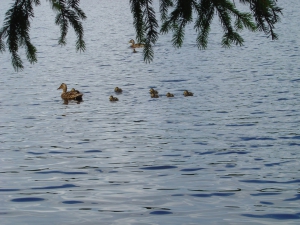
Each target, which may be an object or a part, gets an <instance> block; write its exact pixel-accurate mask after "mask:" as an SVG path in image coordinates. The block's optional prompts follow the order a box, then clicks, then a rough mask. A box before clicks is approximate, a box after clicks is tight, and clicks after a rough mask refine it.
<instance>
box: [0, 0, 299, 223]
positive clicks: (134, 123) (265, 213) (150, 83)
mask: <svg viewBox="0 0 300 225" xmlns="http://www.w3.org/2000/svg"><path fill="white" fill-rule="evenodd" d="M11 2H12V1H10V0H4V1H3V0H1V8H0V16H1V20H0V22H1V25H2V24H3V23H2V22H3V18H4V14H5V11H6V10H7V9H8V7H9V4H10V3H11ZM278 4H280V6H281V7H283V8H284V10H283V13H284V15H283V17H282V21H281V23H280V24H278V25H277V29H276V30H277V33H278V34H279V37H280V39H279V40H278V41H271V40H270V39H267V38H266V37H265V36H264V35H263V34H261V33H256V34H250V33H248V32H246V31H245V32H244V38H245V40H246V42H245V45H244V46H243V47H233V48H231V49H223V48H221V46H220V41H221V33H220V32H221V30H220V27H219V26H213V28H212V33H211V35H210V37H211V38H210V41H209V46H208V49H207V50H204V51H199V50H197V47H196V45H195V41H194V40H195V38H196V37H195V34H194V32H192V30H191V28H192V27H189V28H188V29H187V34H186V38H185V43H184V45H183V47H182V48H181V49H177V50H176V49H174V48H173V47H172V44H171V43H170V40H171V36H170V35H167V36H162V37H161V38H160V39H159V41H158V43H157V45H156V46H155V59H154V62H153V63H151V64H145V63H144V62H143V56H142V54H141V50H140V49H138V53H136V54H133V53H132V50H131V49H130V48H129V44H128V41H129V40H130V39H131V38H134V37H135V33H134V30H133V27H132V15H131V13H130V9H129V5H128V1H123V0H115V1H105V0H98V1H96V0H88V1H82V3H81V5H82V8H83V9H84V10H85V12H86V14H87V17H88V19H87V20H86V21H85V22H84V27H85V40H86V44H87V51H86V52H84V53H76V51H75V35H74V33H73V32H72V31H71V30H70V32H69V34H68V39H67V41H68V44H67V45H66V46H65V47H60V46H58V45H57V38H58V36H59V28H58V27H56V26H55V25H54V16H55V15H54V13H53V12H52V11H51V9H50V6H49V3H47V2H46V1H42V5H41V6H40V7H38V8H36V11H35V19H34V20H33V21H32V22H33V24H32V28H31V35H32V41H33V43H34V44H35V45H36V47H37V48H38V63H37V64H35V65H30V64H28V63H27V62H25V70H24V71H22V72H19V73H16V72H14V71H13V68H12V66H11V63H10V56H9V54H8V53H4V54H1V57H0V74H1V76H0V82H1V89H0V94H1V99H0V112H1V113H0V142H1V146H0V154H1V157H0V163H1V166H0V174H1V176H0V201H1V205H0V218H1V225H2V224H5V225H8V224H9V225H10V224H14V225H15V224H30V225H32V224H51V225H52V224H68V225H69V224H89V225H91V224H274V223H282V224H299V223H300V220H299V219H300V205H299V200H300V193H299V190H300V187H299V184H300V176H299V175H300V173H299V148H300V147H299V146H300V131H299V125H300V114H299V111H300V106H299V103H298V98H299V96H300V77H299V71H300V63H299V56H300V54H299V44H300V42H299V34H300V33H299V29H298V28H299V26H298V21H299V12H298V11H299V10H298V9H299V7H300V2H299V1H298V0H290V1H287V0H282V1H278ZM214 22H215V24H216V25H217V24H218V21H217V20H216V21H214ZM22 55H24V54H23V53H22ZM23 59H24V61H25V58H24V57H23ZM62 82H65V83H66V84H68V85H69V87H70V88H71V87H75V88H76V89H79V90H80V91H82V92H83V93H84V96H83V97H84V101H83V102H81V103H80V104H77V103H76V102H69V104H68V105H66V104H63V103H64V102H63V101H62V99H61V98H60V91H58V90H57V88H58V87H59V85H60V84H61V83H62ZM115 86H119V87H121V88H122V89H123V93H122V94H119V95H118V96H117V97H118V98H119V101H118V102H115V103H111V102H109V100H108V97H109V96H110V95H112V94H113V95H115V93H114V92H113V90H114V87H115ZM151 87H153V88H156V89H157V90H158V91H159V94H160V98H158V99H151V98H150V96H149V93H148V91H149V88H151ZM186 89H187V90H189V91H192V92H194V96H193V97H184V96H183V95H182V93H183V91H184V90H186ZM167 92H172V93H174V94H175V97H174V98H167V97H166V96H165V94H166V93H167Z"/></svg>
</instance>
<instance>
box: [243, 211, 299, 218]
mask: <svg viewBox="0 0 300 225" xmlns="http://www.w3.org/2000/svg"><path fill="white" fill-rule="evenodd" d="M241 215H242V216H246V217H251V218H258V219H276V220H288V219H293V220H294V219H300V213H295V214H288V213H274V214H273V213H272V214H264V215H255V214H241Z"/></svg>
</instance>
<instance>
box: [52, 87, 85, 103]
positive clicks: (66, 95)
mask: <svg viewBox="0 0 300 225" xmlns="http://www.w3.org/2000/svg"><path fill="white" fill-rule="evenodd" d="M59 89H62V90H63V92H62V94H61V98H62V99H66V100H77V101H81V100H82V96H83V94H82V93H81V92H79V91H77V90H75V89H74V91H67V89H68V87H67V85H66V84H65V83H62V84H61V85H60V86H59V88H57V90H59Z"/></svg>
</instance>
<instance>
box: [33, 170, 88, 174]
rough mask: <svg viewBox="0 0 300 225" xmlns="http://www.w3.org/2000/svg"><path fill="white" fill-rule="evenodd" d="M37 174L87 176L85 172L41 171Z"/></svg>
mask: <svg viewBox="0 0 300 225" xmlns="http://www.w3.org/2000/svg"><path fill="white" fill-rule="evenodd" d="M36 173H38V174H51V173H60V174H88V173H86V172H64V171H60V170H52V171H42V172H36Z"/></svg>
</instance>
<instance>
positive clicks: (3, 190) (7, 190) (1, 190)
mask: <svg viewBox="0 0 300 225" xmlns="http://www.w3.org/2000/svg"><path fill="white" fill-rule="evenodd" d="M20 190H21V189H10V188H8V189H4V188H3V189H0V192H9V191H20Z"/></svg>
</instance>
